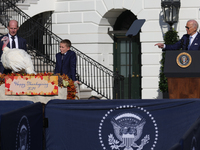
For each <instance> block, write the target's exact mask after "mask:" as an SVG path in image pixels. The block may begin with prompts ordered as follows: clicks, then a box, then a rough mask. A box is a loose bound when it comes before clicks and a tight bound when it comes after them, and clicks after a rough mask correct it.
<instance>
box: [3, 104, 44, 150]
mask: <svg viewBox="0 0 200 150" xmlns="http://www.w3.org/2000/svg"><path fill="white" fill-rule="evenodd" d="M42 108H43V107H42V103H39V102H38V103H34V104H30V105H28V106H25V107H22V108H19V109H17V110H14V111H11V112H8V113H4V114H2V120H1V150H42V149H43V109H42Z"/></svg>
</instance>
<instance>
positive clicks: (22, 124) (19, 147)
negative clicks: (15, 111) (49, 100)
mask: <svg viewBox="0 0 200 150" xmlns="http://www.w3.org/2000/svg"><path fill="white" fill-rule="evenodd" d="M30 141H31V137H30V126H29V122H28V118H27V117H26V116H22V117H21V119H20V121H19V124H18V127H17V135H16V150H29V149H30Z"/></svg>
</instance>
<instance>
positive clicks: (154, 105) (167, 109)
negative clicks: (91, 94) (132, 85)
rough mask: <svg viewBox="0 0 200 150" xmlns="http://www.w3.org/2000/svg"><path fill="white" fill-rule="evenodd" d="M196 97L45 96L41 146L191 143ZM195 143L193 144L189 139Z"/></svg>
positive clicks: (90, 149)
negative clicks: (56, 97)
mask: <svg viewBox="0 0 200 150" xmlns="http://www.w3.org/2000/svg"><path fill="white" fill-rule="evenodd" d="M199 108H200V100H199V99H179V100H172V99H170V100H169V99H168V100H78V101H74V100H67V101H66V100H51V101H49V103H47V105H46V108H45V117H46V118H47V119H48V128H46V150H58V149H59V150H78V149H84V150H85V149H87V150H102V149H106V150H114V149H116V150H117V149H118V150H126V149H130V150H136V149H140V150H142V149H143V150H151V149H152V150H168V149H170V148H172V147H173V146H175V147H176V145H177V149H176V148H175V147H174V150H175V149H176V150H178V148H180V147H181V146H185V145H187V146H188V147H191V146H192V145H194V144H193V143H192V142H194V140H192V139H195V140H196V141H200V139H198V138H199V137H197V134H196V133H197V132H198V128H195V130H193V126H195V125H194V124H195V123H196V124H197V123H198V120H197V119H198V117H199V115H200V109H199ZM195 145H196V147H198V146H199V144H198V143H197V142H196V143H195Z"/></svg>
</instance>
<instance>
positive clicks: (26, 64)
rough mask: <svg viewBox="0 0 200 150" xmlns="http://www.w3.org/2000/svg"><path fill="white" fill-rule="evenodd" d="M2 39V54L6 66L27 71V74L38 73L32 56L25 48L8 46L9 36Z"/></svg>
mask: <svg viewBox="0 0 200 150" xmlns="http://www.w3.org/2000/svg"><path fill="white" fill-rule="evenodd" d="M1 41H3V42H4V45H3V47H2V51H3V54H2V56H1V62H2V64H3V66H4V68H6V69H11V70H12V71H13V72H24V71H25V72H26V73H27V74H36V73H35V71H34V67H33V62H32V60H31V57H30V55H29V54H28V53H27V52H26V51H25V50H22V49H17V48H15V49H10V48H8V47H7V44H8V42H9V38H8V37H7V36H4V37H3V38H2V39H1Z"/></svg>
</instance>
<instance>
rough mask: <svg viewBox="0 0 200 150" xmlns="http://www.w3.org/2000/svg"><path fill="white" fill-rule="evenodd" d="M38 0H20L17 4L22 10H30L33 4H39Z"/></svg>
mask: <svg viewBox="0 0 200 150" xmlns="http://www.w3.org/2000/svg"><path fill="white" fill-rule="evenodd" d="M37 2H38V0H25V1H24V2H23V3H22V1H19V2H18V3H16V6H17V7H19V8H20V9H21V10H28V8H29V7H30V6H31V4H37Z"/></svg>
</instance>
